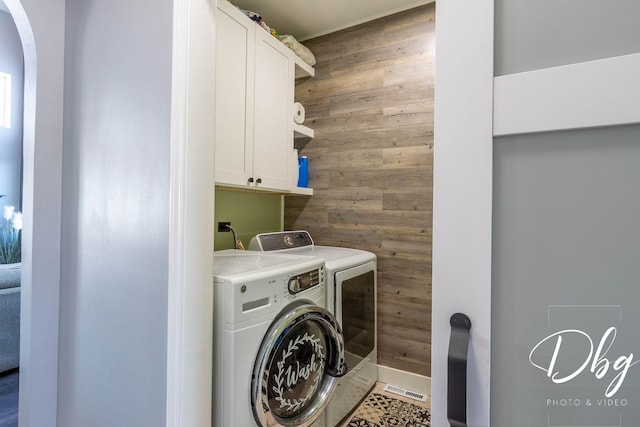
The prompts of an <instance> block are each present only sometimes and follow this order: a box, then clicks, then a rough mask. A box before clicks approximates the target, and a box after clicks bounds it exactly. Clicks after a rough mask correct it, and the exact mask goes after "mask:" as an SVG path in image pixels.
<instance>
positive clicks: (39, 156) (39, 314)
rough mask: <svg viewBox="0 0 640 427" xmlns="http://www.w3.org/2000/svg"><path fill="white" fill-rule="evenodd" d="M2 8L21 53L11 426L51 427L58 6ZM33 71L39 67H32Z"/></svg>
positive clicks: (29, 1) (9, 1) (60, 62)
mask: <svg viewBox="0 0 640 427" xmlns="http://www.w3.org/2000/svg"><path fill="white" fill-rule="evenodd" d="M4 3H5V5H6V6H7V9H8V11H9V13H10V14H11V16H12V17H13V20H14V22H15V25H16V28H17V30H18V33H19V35H20V40H21V43H22V48H23V53H24V117H23V172H22V177H23V178H22V179H23V192H22V193H23V194H22V210H23V214H24V227H23V232H22V233H23V234H22V280H21V282H22V283H21V310H20V311H21V315H20V410H19V419H20V426H21V427H28V426H36V425H37V426H55V424H56V410H57V375H58V325H59V319H58V316H59V293H60V218H61V177H62V123H63V122H62V110H63V97H62V90H63V87H64V85H63V71H64V12H65V11H64V1H61V2H42V1H38V0H22V1H20V0H4ZM52 3H53V4H52ZM38 64H42V65H41V66H40V68H38ZM36 94H37V96H36Z"/></svg>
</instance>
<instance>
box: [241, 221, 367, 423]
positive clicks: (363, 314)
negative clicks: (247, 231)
mask: <svg viewBox="0 0 640 427" xmlns="http://www.w3.org/2000/svg"><path fill="white" fill-rule="evenodd" d="M249 249H250V250H255V251H266V252H269V253H278V254H287V255H292V254H295V255H304V256H314V257H319V258H322V259H324V262H325V269H326V272H327V273H326V276H327V308H328V309H329V311H331V313H333V314H334V315H335V317H336V318H337V320H338V322H339V324H340V325H341V326H342V329H343V334H344V342H345V358H346V364H347V368H348V369H347V373H346V375H345V376H344V377H343V378H340V379H339V380H338V388H337V390H336V393H335V394H334V396H333V398H332V400H331V402H330V403H329V405H328V407H327V409H326V414H325V415H326V416H325V418H326V426H327V427H334V426H336V425H337V424H339V423H340V421H342V420H343V419H344V418H345V417H346V416H347V415H349V413H351V412H352V411H353V410H354V409H355V408H356V407H357V406H358V404H359V403H360V402H361V401H362V399H363V398H364V397H366V395H367V394H368V392H369V391H370V390H371V388H373V386H374V385H375V383H376V381H377V380H378V365H377V361H378V360H377V353H378V348H377V325H376V322H377V314H376V303H377V298H376V289H377V272H376V271H377V261H376V256H375V254H373V253H371V252H368V251H363V250H359V249H351V248H341V247H332V246H315V244H314V243H313V239H312V238H311V235H310V234H309V233H308V232H307V231H285V232H277V233H262V234H258V235H257V236H256V237H254V238H253V239H251V242H250V243H249Z"/></svg>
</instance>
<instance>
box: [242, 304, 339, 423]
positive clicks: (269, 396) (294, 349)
mask: <svg viewBox="0 0 640 427" xmlns="http://www.w3.org/2000/svg"><path fill="white" fill-rule="evenodd" d="M344 371H346V368H345V366H344V343H343V339H342V331H341V329H340V326H339V325H338V323H337V321H336V320H335V318H334V317H333V316H332V315H331V313H329V312H328V311H326V310H325V309H323V308H320V307H317V306H314V305H312V304H308V303H303V304H296V305H294V306H291V307H290V308H289V310H285V312H283V315H281V316H279V317H278V318H277V319H276V320H275V321H274V323H273V324H272V325H271V328H270V329H269V331H268V332H267V335H266V336H265V339H264V340H263V342H262V345H261V348H260V351H259V353H258V358H257V360H256V364H255V367H254V375H253V381H252V382H253V384H252V403H253V409H254V415H255V418H256V421H257V422H258V424H259V425H261V426H302V425H309V424H311V423H312V422H313V421H314V420H315V419H316V418H317V417H318V416H319V415H320V413H321V412H322V410H323V409H324V407H325V406H326V404H327V403H328V401H329V398H330V397H331V394H332V393H333V391H334V388H335V382H336V377H337V376H340V375H341V374H342V372H344Z"/></svg>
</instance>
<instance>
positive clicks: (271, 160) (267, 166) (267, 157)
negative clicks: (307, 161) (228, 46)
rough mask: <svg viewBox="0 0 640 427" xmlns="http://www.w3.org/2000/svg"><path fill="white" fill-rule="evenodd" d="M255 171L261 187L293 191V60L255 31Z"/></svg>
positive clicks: (273, 41) (274, 41)
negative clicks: (260, 181) (291, 177)
mask: <svg viewBox="0 0 640 427" xmlns="http://www.w3.org/2000/svg"><path fill="white" fill-rule="evenodd" d="M255 49H256V52H255V79H254V82H255V89H254V110H253V112H254V114H253V123H254V127H253V172H254V174H255V176H256V178H257V179H261V180H262V183H261V184H259V186H263V187H268V188H280V189H287V190H289V189H291V186H292V182H291V179H290V178H289V177H290V176H291V168H292V166H293V165H292V161H291V158H292V157H291V152H292V150H293V91H294V61H293V53H292V52H291V50H290V49H289V48H288V47H286V46H285V45H283V44H282V43H281V42H280V41H279V40H278V39H276V38H275V37H273V36H272V35H271V34H269V33H268V32H266V31H263V30H262V29H260V28H258V29H257V30H256V44H255Z"/></svg>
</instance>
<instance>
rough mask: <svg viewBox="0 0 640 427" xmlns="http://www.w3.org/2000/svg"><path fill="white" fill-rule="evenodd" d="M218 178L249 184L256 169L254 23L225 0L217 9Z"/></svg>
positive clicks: (216, 172) (216, 162)
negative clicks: (254, 158) (254, 150)
mask: <svg viewBox="0 0 640 427" xmlns="http://www.w3.org/2000/svg"><path fill="white" fill-rule="evenodd" d="M216 18H217V30H216V37H217V40H216V79H215V82H216V83H215V84H216V116H215V123H216V126H215V144H216V146H215V149H216V155H215V181H216V183H217V184H231V185H247V182H248V179H249V177H251V176H252V174H251V171H252V168H253V165H252V161H253V156H252V151H253V146H252V143H253V139H252V137H251V136H252V133H253V119H252V117H250V115H251V114H253V105H251V103H252V100H253V96H252V94H253V65H254V64H253V61H254V57H255V53H254V49H255V44H254V40H255V23H253V22H252V21H250V20H249V19H247V18H246V17H245V16H244V15H243V14H242V13H241V12H240V11H238V10H237V9H236V8H235V7H234V6H232V5H231V4H229V3H228V2H226V1H220V2H219V3H218V9H217V15H216Z"/></svg>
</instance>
